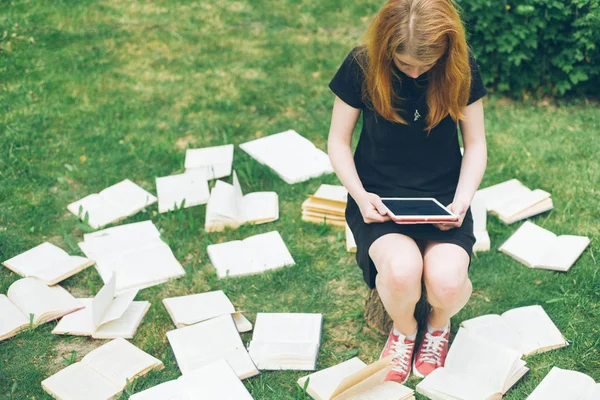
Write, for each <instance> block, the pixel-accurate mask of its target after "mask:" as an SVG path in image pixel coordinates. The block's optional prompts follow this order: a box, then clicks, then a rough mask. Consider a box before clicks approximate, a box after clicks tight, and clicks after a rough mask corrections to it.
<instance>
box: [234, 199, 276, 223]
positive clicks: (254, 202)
mask: <svg viewBox="0 0 600 400" xmlns="http://www.w3.org/2000/svg"><path fill="white" fill-rule="evenodd" d="M241 209H242V221H243V222H244V223H255V224H260V223H263V222H270V221H275V220H277V219H279V197H278V196H277V193H275V192H256V193H248V194H247V195H245V196H244V198H243V199H242V207H241Z"/></svg>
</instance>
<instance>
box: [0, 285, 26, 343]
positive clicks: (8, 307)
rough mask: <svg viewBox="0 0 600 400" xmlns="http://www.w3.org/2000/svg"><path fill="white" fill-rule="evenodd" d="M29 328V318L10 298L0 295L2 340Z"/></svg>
mask: <svg viewBox="0 0 600 400" xmlns="http://www.w3.org/2000/svg"><path fill="white" fill-rule="evenodd" d="M28 326H29V317H28V316H26V315H25V314H23V312H22V311H21V310H19V308H18V307H17V306H16V305H14V304H13V303H12V302H11V301H10V300H9V299H8V297H6V296H5V295H3V294H0V340H3V339H5V338H8V337H10V336H12V334H11V333H17V332H18V331H19V330H21V329H23V328H26V327H28Z"/></svg>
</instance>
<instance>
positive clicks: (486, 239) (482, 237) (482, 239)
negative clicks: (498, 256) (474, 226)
mask: <svg viewBox="0 0 600 400" xmlns="http://www.w3.org/2000/svg"><path fill="white" fill-rule="evenodd" d="M473 235H474V236H475V244H474V245H473V251H489V250H490V247H491V243H490V235H489V234H488V233H487V231H482V232H473Z"/></svg>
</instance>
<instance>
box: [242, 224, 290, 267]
mask: <svg viewBox="0 0 600 400" xmlns="http://www.w3.org/2000/svg"><path fill="white" fill-rule="evenodd" d="M243 245H244V249H245V254H246V256H247V257H248V258H249V260H250V261H251V263H252V265H253V268H252V270H254V271H266V270H269V269H276V268H280V267H283V266H286V265H294V264H295V262H294V259H293V258H292V255H291V254H290V252H289V250H288V248H287V246H286V245H285V243H284V241H283V239H282V238H281V235H280V234H279V232H277V231H271V232H267V233H261V234H259V235H254V236H250V237H247V238H246V239H244V240H243Z"/></svg>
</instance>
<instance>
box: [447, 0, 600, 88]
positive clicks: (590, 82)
mask: <svg viewBox="0 0 600 400" xmlns="http://www.w3.org/2000/svg"><path fill="white" fill-rule="evenodd" d="M457 2H458V4H459V5H460V7H461V9H462V15H463V18H464V20H465V25H466V29H467V35H468V37H469V42H470V45H471V47H472V48H473V51H474V53H475V55H476V56H477V61H478V63H479V65H480V67H481V71H482V74H483V76H484V80H485V83H486V86H487V87H488V88H492V89H494V90H496V91H498V92H501V93H504V94H508V95H511V96H516V97H524V96H525V97H526V96H528V95H531V94H533V95H542V96H546V95H552V96H557V97H559V96H564V95H594V96H598V91H599V89H600V48H599V47H600V0H514V1H509V0H504V1H501V0H500V1H499V0H457Z"/></svg>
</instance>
